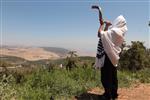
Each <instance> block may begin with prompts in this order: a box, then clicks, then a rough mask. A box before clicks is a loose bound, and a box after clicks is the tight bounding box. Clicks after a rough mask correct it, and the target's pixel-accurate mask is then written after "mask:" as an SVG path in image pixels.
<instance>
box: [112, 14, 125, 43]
mask: <svg viewBox="0 0 150 100" xmlns="http://www.w3.org/2000/svg"><path fill="white" fill-rule="evenodd" d="M127 30H128V29H127V26H126V20H125V18H124V17H123V16H122V15H120V16H118V17H117V18H116V19H115V20H114V22H113V24H112V28H111V31H112V32H111V33H112V34H111V36H112V42H113V43H114V44H115V45H116V46H121V45H122V43H123V41H124V36H125V33H126V32H127Z"/></svg>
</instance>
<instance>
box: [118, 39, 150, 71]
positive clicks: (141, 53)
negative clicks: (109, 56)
mask: <svg viewBox="0 0 150 100" xmlns="http://www.w3.org/2000/svg"><path fill="white" fill-rule="evenodd" d="M131 43H132V45H131V46H130V48H129V49H128V50H123V52H122V54H121V59H120V66H121V68H123V69H129V70H131V71H136V70H140V69H142V68H144V67H147V65H149V61H148V55H147V52H146V47H145V46H144V45H143V44H144V43H143V42H140V41H132V42H131Z"/></svg>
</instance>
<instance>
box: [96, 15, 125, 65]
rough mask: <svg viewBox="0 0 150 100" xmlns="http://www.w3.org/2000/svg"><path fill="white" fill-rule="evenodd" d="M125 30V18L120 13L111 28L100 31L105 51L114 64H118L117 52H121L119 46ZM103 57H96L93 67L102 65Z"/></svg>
mask: <svg viewBox="0 0 150 100" xmlns="http://www.w3.org/2000/svg"><path fill="white" fill-rule="evenodd" d="M126 31H127V26H126V20H125V18H124V17H123V16H122V15H120V16H118V17H117V18H116V19H115V20H114V22H113V24H112V26H111V28H109V29H108V31H101V39H102V44H103V47H104V50H105V53H106V54H107V56H108V58H109V59H110V61H111V62H112V64H113V65H114V66H117V64H118V60H119V58H120V57H119V53H120V52H121V48H120V46H121V45H122V43H123V41H124V35H125V32H126ZM104 59H105V57H104V58H102V59H97V58H96V61H95V67H99V68H100V67H103V65H104Z"/></svg>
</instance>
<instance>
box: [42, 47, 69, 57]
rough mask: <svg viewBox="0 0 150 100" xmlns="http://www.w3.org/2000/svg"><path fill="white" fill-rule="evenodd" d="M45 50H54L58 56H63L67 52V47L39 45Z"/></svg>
mask: <svg viewBox="0 0 150 100" xmlns="http://www.w3.org/2000/svg"><path fill="white" fill-rule="evenodd" d="M41 48H43V49H44V50H46V51H50V52H54V53H56V54H58V55H59V56H60V57H65V56H66V55H67V53H68V52H69V50H68V49H65V48H59V47H41Z"/></svg>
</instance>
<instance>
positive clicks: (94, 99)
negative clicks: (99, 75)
mask: <svg viewBox="0 0 150 100" xmlns="http://www.w3.org/2000/svg"><path fill="white" fill-rule="evenodd" d="M118 93H119V97H118V99H117V100H150V84H142V83H139V84H135V85H133V86H130V87H129V88H127V87H126V88H119V89H118ZM101 94H103V90H102V89H100V88H99V87H96V88H93V89H91V90H89V91H87V93H84V94H82V95H80V96H76V97H75V99H74V100H100V99H99V96H100V95H101Z"/></svg>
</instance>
